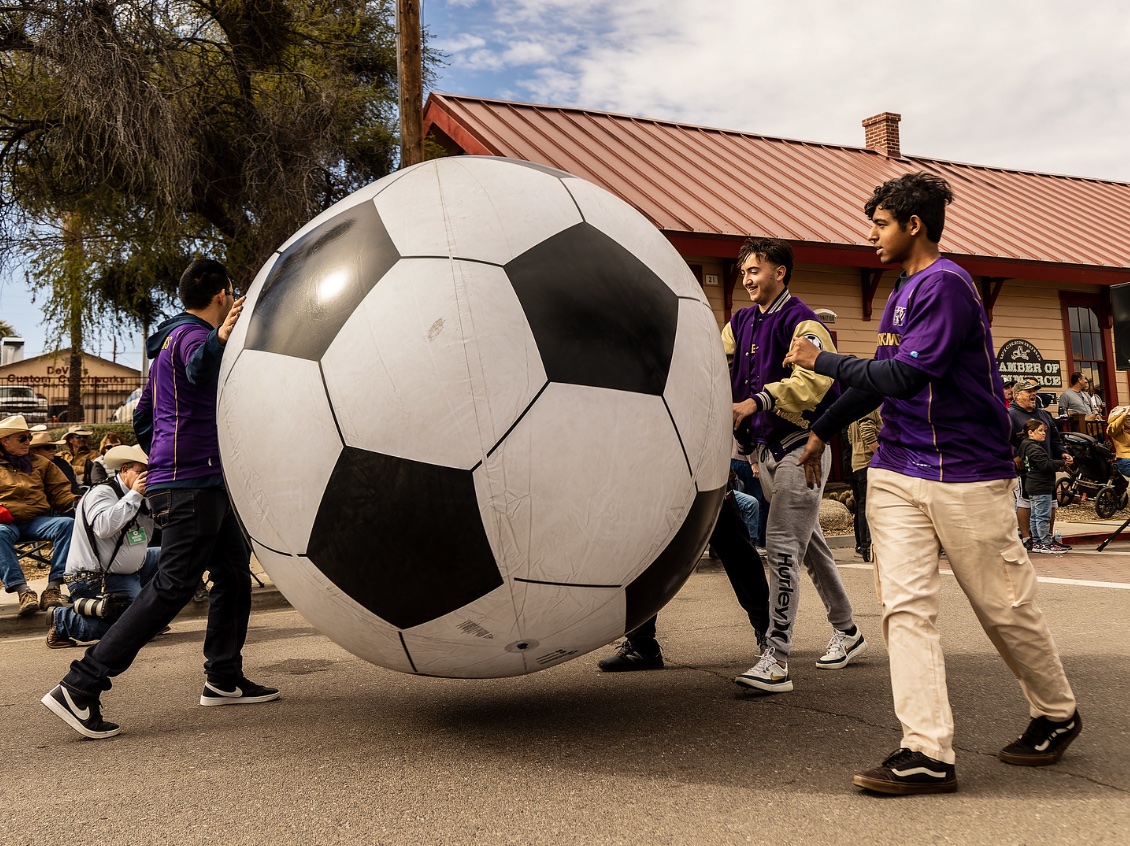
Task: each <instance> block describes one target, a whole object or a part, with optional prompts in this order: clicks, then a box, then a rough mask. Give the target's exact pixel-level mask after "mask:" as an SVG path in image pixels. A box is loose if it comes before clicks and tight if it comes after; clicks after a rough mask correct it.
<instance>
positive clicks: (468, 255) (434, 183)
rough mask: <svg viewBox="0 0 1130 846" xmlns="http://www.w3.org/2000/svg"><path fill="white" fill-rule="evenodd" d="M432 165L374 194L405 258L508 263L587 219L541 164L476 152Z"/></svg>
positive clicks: (563, 188) (558, 182)
mask: <svg viewBox="0 0 1130 846" xmlns="http://www.w3.org/2000/svg"><path fill="white" fill-rule="evenodd" d="M428 164H430V165H431V167H430V168H429V169H427V170H424V169H417V170H413V171H412V172H411V173H409V174H408V175H407V176H406V177H405V178H404V179H401V180H400V181H399V182H397V183H396V184H395V185H392V186H390V187H389V189H388V190H386V191H382V192H381V193H380V194H379V195H378V196H377V198H376V200H375V202H376V205H377V211H379V212H380V213H381V219H382V220H384V223H385V227H386V228H387V229H388V234H389V236H390V237H391V238H392V242H393V243H394V244H395V245H396V248H397V250H399V252H400V254H401V255H402V256H447V255H450V256H454V257H455V258H465V259H475V260H477V261H486V262H493V263H495V264H505V263H506V262H508V261H510V260H511V259H513V258H514V257H515V256H518V255H521V254H522V253H524V252H525V251H526V250H528V249H530V248H531V247H534V246H536V245H537V244H539V243H541V242H542V241H544V240H545V239H546V238H548V237H550V236H551V235H555V234H557V233H558V232H560V231H562V230H563V229H568V228H569V227H570V226H574V225H576V224H578V223H580V222H581V215H580V212H578V211H577V206H576V203H574V202H573V198H572V197H571V196H570V195H569V192H568V191H566V190H565V186H564V185H562V183H561V180H560V179H559V178H557V177H556V176H553V175H551V174H549V173H546V172H545V171H544V170H541V169H539V168H535V167H526V166H524V165H521V164H516V163H514V162H508V161H503V160H501V159H496V158H490V157H477V156H451V157H449V158H446V159H438V160H436V161H434V162H429V163H428ZM534 205H536V206H537V212H536V213H532V207H533V206H534Z"/></svg>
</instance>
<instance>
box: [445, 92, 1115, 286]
mask: <svg viewBox="0 0 1130 846" xmlns="http://www.w3.org/2000/svg"><path fill="white" fill-rule="evenodd" d="M424 123H425V131H426V130H427V129H428V128H429V127H432V126H435V127H436V128H438V129H440V130H442V131H443V132H445V133H446V134H447V135H448V136H449V137H451V138H453V140H455V142H456V143H457V144H458V145H459V146H460V147H461V149H462V150H463V151H464V152H466V153H473V154H485V155H499V156H509V157H512V158H518V159H525V160H527V161H533V162H539V163H541V164H546V165H549V166H551V167H556V168H560V169H561V170H565V171H568V172H569V173H573V174H576V175H577V176H581V177H584V178H586V179H589V180H591V181H593V182H595V183H597V184H598V185H602V186H603V187H605V188H607V189H608V190H610V191H612V192H613V193H614V194H616V195H618V196H620V197H622V198H623V199H624V200H626V201H627V202H629V203H631V204H632V205H633V206H635V207H636V208H637V209H639V211H640V212H641V213H642V214H643V215H644V216H645V217H647V218H648V219H649V220H651V221H652V222H653V223H654V224H655V225H656V226H657V227H658V228H659V229H661V230H663V231H664V232H666V233H669V234H674V235H708V236H723V237H744V236H746V235H748V234H750V233H757V234H759V235H768V236H773V237H778V238H784V239H786V240H788V241H792V242H795V243H801V244H812V245H822V246H834V247H848V248H859V247H863V248H869V246H870V245H868V244H867V241H866V240H865V238H866V235H867V223H866V218H865V216H864V213H863V203H864V201H865V200H866V199H867V198H868V197H869V196H870V195H871V191H872V190H873V189H874V187H875V186H876V185H878V184H879V183H881V182H883V181H885V180H887V179H891V178H893V177H895V176H898V175H900V174H902V173H909V172H913V171H919V170H924V171H928V172H931V173H935V174H937V175H939V176H942V177H944V178H945V179H946V180H947V181H948V182H949V184H950V186H951V187H952V188H953V191H954V195H955V197H956V199H955V201H954V203H953V205H951V206H950V208H949V209H948V211H947V214H946V230H945V234H944V235H943V237H942V244H941V246H942V249H943V250H945V251H946V252H948V253H951V254H954V255H961V256H970V257H976V258H986V259H1005V260H1009V261H1013V262H1015V261H1020V262H1037V263H1043V264H1056V265H1072V266H1077V267H1079V268H1092V269H1101V270H1106V271H1117V272H1121V271H1127V273H1126V274H1125V279H1124V281H1130V183H1124V182H1113V181H1109V180H1102V179H1088V178H1084V177H1074V176H1058V175H1053V174H1044V173H1034V172H1030V171H1019V170H1006V169H1004V168H995V167H987V166H982V165H972V164H961V163H957V162H947V161H941V160H938V159H929V158H921V157H918V156H906V155H904V156H902V157H900V158H897V159H896V158H888V157H887V156H884V155H883V154H882V153H879V152H876V151H874V150H868V149H864V148H859V147H846V146H842V145H837V144H818V143H811V142H807V141H791V140H787V139H783V138H770V137H767V136H764V135H755V134H752V133H748V132H737V131H731V130H724V129H713V128H710V127H704V126H694V125H691V124H683V123H675V122H673V121H665V120H653V119H649V118H642V117H633V116H631V115H623V114H614V113H611V112H598V111H592V110H589V109H574V108H559V107H555V106H542V105H535V104H528V103H516V102H510V101H505V100H489V99H483V98H477V97H464V96H460V95H453V94H441V93H432V94H431V96H430V97H429V98H428V103H427V107H426V109H425V114H424ZM1107 281H1118V280H1117V279H1110V280H1107Z"/></svg>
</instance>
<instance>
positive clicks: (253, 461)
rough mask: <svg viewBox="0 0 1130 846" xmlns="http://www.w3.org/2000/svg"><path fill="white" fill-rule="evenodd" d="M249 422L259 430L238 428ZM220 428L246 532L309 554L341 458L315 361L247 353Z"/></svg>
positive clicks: (225, 400)
mask: <svg viewBox="0 0 1130 846" xmlns="http://www.w3.org/2000/svg"><path fill="white" fill-rule="evenodd" d="M296 412H297V413H299V414H301V421H299V420H298V419H296ZM247 420H254V421H255V425H254V426H253V427H246V426H241V425H238V424H239V422H240V421H247ZM216 424H217V428H218V429H219V436H220V452H221V454H222V455H223V456H224V468H225V471H226V472H225V478H226V480H227V486H228V492H229V494H230V495H231V498H232V501H233V502H234V503H235V505H236V510H237V511H238V512H239V514H240V517H241V518H242V519H243V525H244V526H245V527H246V529H247V532H248V533H249V534H250V535H251V537H253V538H254V539H255V540H257V541H259V542H260V543H262V544H265V545H266V546H269V547H271V548H273V549H279V550H283V551H286V552H295V553H302V552H305V551H306V539H307V538H308V537H309V536H310V527H311V526H312V525H313V522H314V517H315V515H316V514H317V513H318V503H319V501H320V500H321V497H322V490H323V489H324V488H325V486H326V481H327V480H328V479H329V476H330V472H331V471H332V470H333V468H334V463H335V462H336V461H337V457H338V454H339V453H340V452H341V439H340V438H339V437H338V434H337V427H336V426H334V420H333V415H332V414H331V413H330V406H329V402H328V401H327V400H326V391H325V388H324V387H323V386H322V377H321V374H320V373H319V371H318V364H317V362H313V361H306V360H305V359H297V358H290V357H287V356H281V355H275V354H274V353H267V352H261V351H259V350H243V351H242V353H240V355H239V358H238V360H237V361H236V363H235V366H234V367H233V368H232V370H231V373H230V374H229V375H228V379H227V382H226V383H225V385H224V390H223V391H222V392H221V393H220V396H219V403H218V407H217V415H216ZM237 467H238V468H239V470H238V472H233V470H235V468H237Z"/></svg>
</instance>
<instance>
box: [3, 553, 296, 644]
mask: <svg viewBox="0 0 1130 846" xmlns="http://www.w3.org/2000/svg"><path fill="white" fill-rule="evenodd" d="M251 572H252V573H254V574H255V575H256V576H257V577H258V578H259V579H260V580H261V581H262V582H263V586H262V587H260V586H259V585H258V584H257V583H256V582H255V581H254V580H252V582H251V610H252V612H254V611H258V610H261V609H265V608H278V607H280V606H283V605H288V604H289V603H288V602H287V601H286V597H284V596H283V595H282V593H280V592H279V589H278V588H277V587H275V585H274V583H273V582H272V581H271V577H270V576H268V575H267V574H266V573H265V572H263V568H262V567H261V566H259V562H258V561H256V560H255V558H254V556H253V557H252V558H251ZM28 584H29V585H30V586H31V589H32V590H34V591H35V592H36V593H38V594H42V593H43V590H44V588H46V587H47V577H46V576H44V577H42V578H38V579H31V580H30V581H29V582H28ZM18 606H19V598H18V597H17V596H16V594H14V593H7V592H4V591H2V590H0V637H9V636H12V635H32V634H36V635H37V634H42V635H43V636H44V638H46V637H47V628H46V626H47V615H46V614H44V613H43V612H42V611H37V612H36V613H35V614H29V615H28V616H26V617H17V616H16V608H17V607H18ZM207 614H208V603H207V602H191V601H190V602H189V603H188V605H186V606H185V607H184V610H183V611H181V612H180V614H179V615H177V619H178V620H179V619H181V618H190V617H203V616H206V615H207ZM173 625H174V626H175V625H176V621H175V620H174V621H173Z"/></svg>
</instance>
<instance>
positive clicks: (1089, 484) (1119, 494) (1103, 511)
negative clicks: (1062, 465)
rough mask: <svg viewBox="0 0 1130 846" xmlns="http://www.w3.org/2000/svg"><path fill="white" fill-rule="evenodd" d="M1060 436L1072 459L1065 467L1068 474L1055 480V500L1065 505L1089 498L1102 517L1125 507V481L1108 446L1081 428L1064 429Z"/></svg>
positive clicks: (1105, 517)
mask: <svg viewBox="0 0 1130 846" xmlns="http://www.w3.org/2000/svg"><path fill="white" fill-rule="evenodd" d="M1062 437H1063V446H1064V449H1066V450H1067V452H1068V453H1070V454H1071V457H1072V458H1074V459H1075V463H1074V464H1072V465H1071V466H1070V467H1068V468H1067V478H1065V479H1060V480H1059V481H1058V482H1057V483H1056V486H1055V498H1056V501H1057V502H1058V503H1059V504H1060V505H1065V506H1066V505H1070V504H1071V503H1073V502H1075V501H1076V500H1077V499H1078V500H1083V499H1086V498H1090V499H1092V500H1093V501H1094V503H1095V513H1096V514H1097V515H1098V516H1099V519H1101V520H1106V519H1109V518H1110V517H1113V516H1114V513H1115V512H1116V511H1119V510H1121V509H1123V508H1125V507H1126V504H1127V500H1128V498H1130V497H1128V496H1127V492H1126V489H1127V486H1128V485H1127V482H1126V479H1125V478H1124V477H1123V475H1122V474H1121V473H1119V472H1118V468H1117V467H1116V466H1115V463H1114V457H1113V456H1112V455H1111V451H1110V446H1109V445H1108V444H1106V443H1104V442H1102V441H1099V440H1096V439H1095V438H1093V437H1091V436H1090V435H1084V434H1083V433H1082V432H1064V433H1063V435H1062Z"/></svg>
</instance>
